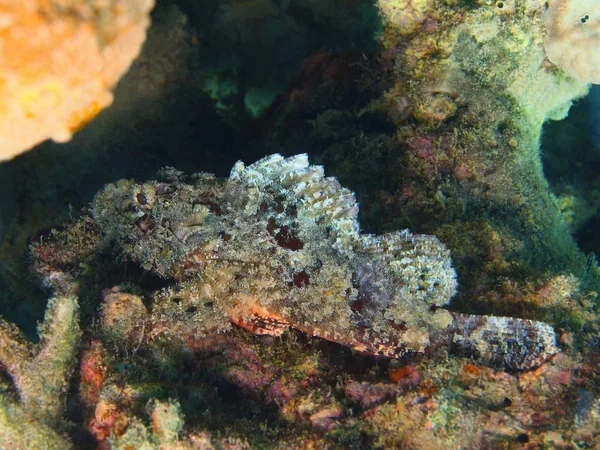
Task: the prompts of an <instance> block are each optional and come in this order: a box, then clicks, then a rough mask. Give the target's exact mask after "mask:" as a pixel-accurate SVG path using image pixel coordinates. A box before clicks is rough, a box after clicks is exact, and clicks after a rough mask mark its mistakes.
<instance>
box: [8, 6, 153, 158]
mask: <svg viewBox="0 0 600 450" xmlns="http://www.w3.org/2000/svg"><path fill="white" fill-rule="evenodd" d="M153 5H154V1H153V0H111V1H107V2H96V1H83V0H82V1H67V0H55V1H51V2H49V1H40V0H25V1H19V2H14V1H10V0H5V1H2V2H0V17H1V24H0V29H1V30H2V32H1V33H0V46H1V47H2V55H1V57H0V76H1V78H2V84H1V85H0V98H1V99H2V101H1V103H0V111H1V113H0V117H1V120H0V124H1V125H0V136H1V138H0V160H4V159H9V158H12V157H13V156H15V155H17V154H19V153H21V152H23V151H25V150H28V149H29V148H31V147H33V146H34V145H36V144H39V143H40V142H42V141H43V140H45V139H48V138H51V139H53V140H54V141H56V142H65V141H68V140H70V139H71V135H72V133H73V132H74V131H76V130H77V129H79V128H80V127H81V126H83V125H84V124H85V123H86V122H87V121H89V120H90V119H92V118H93V117H94V116H95V115H96V114H97V113H98V112H99V111H101V110H102V109H104V108H106V107H107V106H108V105H110V104H111V103H112V99H113V96H112V93H111V88H112V87H113V86H114V85H115V84H116V83H117V82H118V81H119V79H120V78H121V77H122V76H123V74H124V73H125V72H127V70H128V69H129V66H130V64H131V62H132V61H133V60H134V59H135V58H136V57H137V55H138V53H139V52H140V48H141V46H142V43H143V42H144V39H145V38H146V29H147V28H148V26H149V24H150V18H149V12H150V10H151V9H152V6H153Z"/></svg>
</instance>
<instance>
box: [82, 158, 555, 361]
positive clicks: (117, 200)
mask: <svg viewBox="0 0 600 450" xmlns="http://www.w3.org/2000/svg"><path fill="white" fill-rule="evenodd" d="M156 178H157V179H156V180H153V181H149V182H145V183H141V184H137V183H134V182H133V181H129V180H121V181H118V182H116V183H113V184H110V185H108V186H106V187H105V188H104V189H103V190H101V191H100V192H99V193H98V194H97V195H96V197H95V199H94V202H93V216H94V219H95V221H96V222H97V223H98V225H99V226H100V227H101V229H102V230H103V232H104V234H105V235H106V236H108V238H109V239H111V240H114V241H115V242H116V243H117V245H119V246H120V247H121V249H122V251H123V252H124V253H125V254H126V255H127V257H128V258H129V259H130V260H132V261H134V262H136V263H137V264H139V265H141V266H142V267H143V268H144V269H146V270H148V271H151V272H153V273H155V274H156V275H158V276H160V277H163V278H165V279H168V280H170V282H171V283H172V286H171V287H169V288H168V289H166V290H163V292H162V293H159V294H158V295H157V297H156V299H155V300H154V304H155V305H156V306H155V310H156V311H155V313H156V314H158V311H159V310H160V309H161V308H162V309H163V310H164V311H167V309H168V308H171V309H173V308H176V307H181V308H183V307H184V306H183V305H179V304H178V303H183V304H184V305H185V308H186V310H187V311H188V312H194V311H196V316H197V317H196V319H194V320H197V321H198V322H201V321H208V322H210V320H211V315H212V317H216V316H219V315H220V316H222V317H226V318H227V319H228V320H229V321H231V322H232V323H234V324H236V325H239V326H241V327H243V328H245V329H247V330H250V331H252V332H254V333H257V334H271V335H276V336H277V335H280V334H281V333H282V332H284V331H285V330H287V329H289V328H290V327H292V328H295V329H298V330H301V331H303V332H305V333H308V334H310V335H313V336H318V337H320V338H323V339H327V340H330V341H334V342H337V343H340V344H343V345H347V346H350V347H352V348H354V349H356V350H358V351H361V352H366V353H370V354H374V355H384V356H388V357H392V358H397V357H402V356H404V355H408V354H411V353H430V352H432V351H435V350H437V349H440V348H443V347H446V348H451V349H455V350H459V351H461V352H464V353H467V354H469V355H471V356H472V357H474V358H477V359H480V360H482V361H484V362H485V363H488V364H494V365H498V364H501V365H504V366H505V367H507V368H511V369H531V368H534V367H537V366H539V365H540V364H542V363H544V362H545V361H547V360H548V359H549V358H551V357H552V356H553V355H554V354H556V353H557V352H558V351H559V350H558V348H557V347H556V343H555V341H556V337H555V333H554V330H553V329H552V327H551V326H550V325H548V324H546V323H542V322H538V321H533V320H526V319H518V318H509V317H497V316H476V315H467V314H460V313H455V312H451V311H448V310H447V309H444V308H443V307H444V305H447V304H448V302H449V301H450V299H451V298H452V296H453V295H454V294H455V293H456V289H457V282H456V274H455V271H454V269H453V268H452V264H451V258H450V252H449V250H448V249H447V248H446V247H445V246H444V245H443V244H442V243H441V242H440V241H439V240H438V239H437V238H436V237H435V236H430V235H419V234H412V233H411V232H409V231H408V230H404V231H398V232H393V233H388V234H383V235H372V234H363V233H361V232H360V228H359V223H358V220H357V214H358V204H357V202H356V199H355V195H354V194H353V193H352V192H351V191H350V190H348V189H346V188H344V187H342V186H341V185H340V184H339V182H338V181H337V180H336V179H335V178H333V177H325V175H324V169H323V167H322V166H315V165H309V162H308V156H307V155H306V154H301V155H297V156H293V157H289V158H285V157H282V156H281V155H278V154H275V155H271V156H267V157H265V158H263V159H261V160H259V161H258V162H255V163H254V164H251V165H249V166H245V165H244V164H243V163H242V162H238V163H236V164H235V166H234V167H233V169H232V171H231V175H230V176H229V178H227V179H218V178H216V177H215V176H214V175H212V174H207V173H199V174H194V175H185V174H184V173H182V172H180V171H177V170H175V169H173V168H168V167H167V168H164V169H162V170H161V171H160V172H159V173H158V174H157V177H156ZM182 298H184V299H185V302H181V299H182ZM169 299H171V300H174V301H175V300H176V301H175V303H173V302H169V301H168V300H169ZM161 305H162V306H161ZM206 308H208V309H209V311H210V313H209V314H207V313H206V312H204V313H202V314H201V313H200V311H206ZM165 314H166V313H165ZM167 316H168V317H170V319H169V320H171V321H173V323H172V327H173V329H177V327H178V325H177V323H175V322H176V321H177V319H176V318H175V316H176V315H173V314H171V315H170V316H169V315H168V314H167V315H164V314H163V317H167ZM227 323H228V322H227ZM163 328H164V327H163Z"/></svg>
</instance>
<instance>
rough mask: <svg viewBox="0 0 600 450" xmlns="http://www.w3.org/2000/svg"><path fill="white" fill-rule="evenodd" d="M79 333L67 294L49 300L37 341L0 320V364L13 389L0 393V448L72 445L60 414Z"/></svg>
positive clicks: (75, 311) (73, 300)
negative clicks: (7, 375) (14, 391)
mask: <svg viewBox="0 0 600 450" xmlns="http://www.w3.org/2000/svg"><path fill="white" fill-rule="evenodd" d="M79 337H80V330H79V324H78V304H77V299H76V298H75V297H73V296H70V295H67V296H61V297H54V298H51V299H50V301H49V304H48V309H47V311H46V317H45V319H44V323H43V324H42V326H41V327H40V339H41V340H40V343H39V344H37V345H32V344H30V343H29V342H27V340H26V338H25V337H24V336H23V335H22V333H21V332H20V331H19V330H18V329H17V328H16V327H15V326H14V325H12V324H9V323H7V322H4V321H1V322H0V365H1V366H2V367H3V368H4V369H5V370H6V371H7V372H8V374H9V375H10V376H11V378H12V381H13V384H14V387H15V390H16V396H13V394H11V393H9V392H7V391H5V390H4V389H3V390H4V392H2V394H0V447H2V448H11V449H29V448H47V449H56V450H58V449H66V448H70V447H71V444H70V441H69V439H68V438H67V437H66V435H65V427H66V425H65V423H64V422H63V417H62V416H63V413H64V406H65V405H64V403H65V395H66V391H67V387H68V385H69V375H70V373H71V371H72V369H73V366H74V362H75V355H76V351H77V346H78V343H79Z"/></svg>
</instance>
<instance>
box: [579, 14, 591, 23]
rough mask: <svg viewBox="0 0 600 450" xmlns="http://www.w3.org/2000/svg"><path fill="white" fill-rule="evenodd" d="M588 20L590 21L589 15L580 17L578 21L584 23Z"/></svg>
mask: <svg viewBox="0 0 600 450" xmlns="http://www.w3.org/2000/svg"><path fill="white" fill-rule="evenodd" d="M588 20H590V15H589V14H586V15H584V16H581V19H579V22H581V23H586V22H587V21H588Z"/></svg>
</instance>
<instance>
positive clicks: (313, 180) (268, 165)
mask: <svg viewBox="0 0 600 450" xmlns="http://www.w3.org/2000/svg"><path fill="white" fill-rule="evenodd" d="M230 180H232V181H238V182H241V183H244V184H246V185H247V186H248V187H249V188H254V189H257V190H259V191H266V190H269V191H271V192H277V193H279V194H283V195H284V196H285V198H286V201H287V202H288V203H291V204H295V205H296V207H297V213H298V217H299V218H302V219H305V220H308V221H318V222H319V223H321V224H325V225H327V226H329V227H330V229H331V231H332V233H334V234H335V235H336V236H338V237H340V236H346V237H348V236H352V237H357V236H358V232H359V225H358V219H357V216H358V203H357V202H356V197H355V196H354V193H353V192H352V191H350V190H349V189H346V188H344V187H342V186H341V185H340V183H339V182H338V181H337V179H336V178H334V177H325V172H324V170H323V166H312V165H309V162H308V155H307V154H305V153H303V154H301V155H296V156H292V157H289V158H285V157H283V156H281V155H279V154H274V155H270V156H267V157H265V158H262V159H260V160H259V161H257V162H255V163H254V164H251V165H249V166H247V167H246V166H245V165H244V163H242V162H241V161H239V162H237V163H236V164H235V165H234V167H233V169H232V171H231V175H230ZM324 222H325V223H324Z"/></svg>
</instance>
